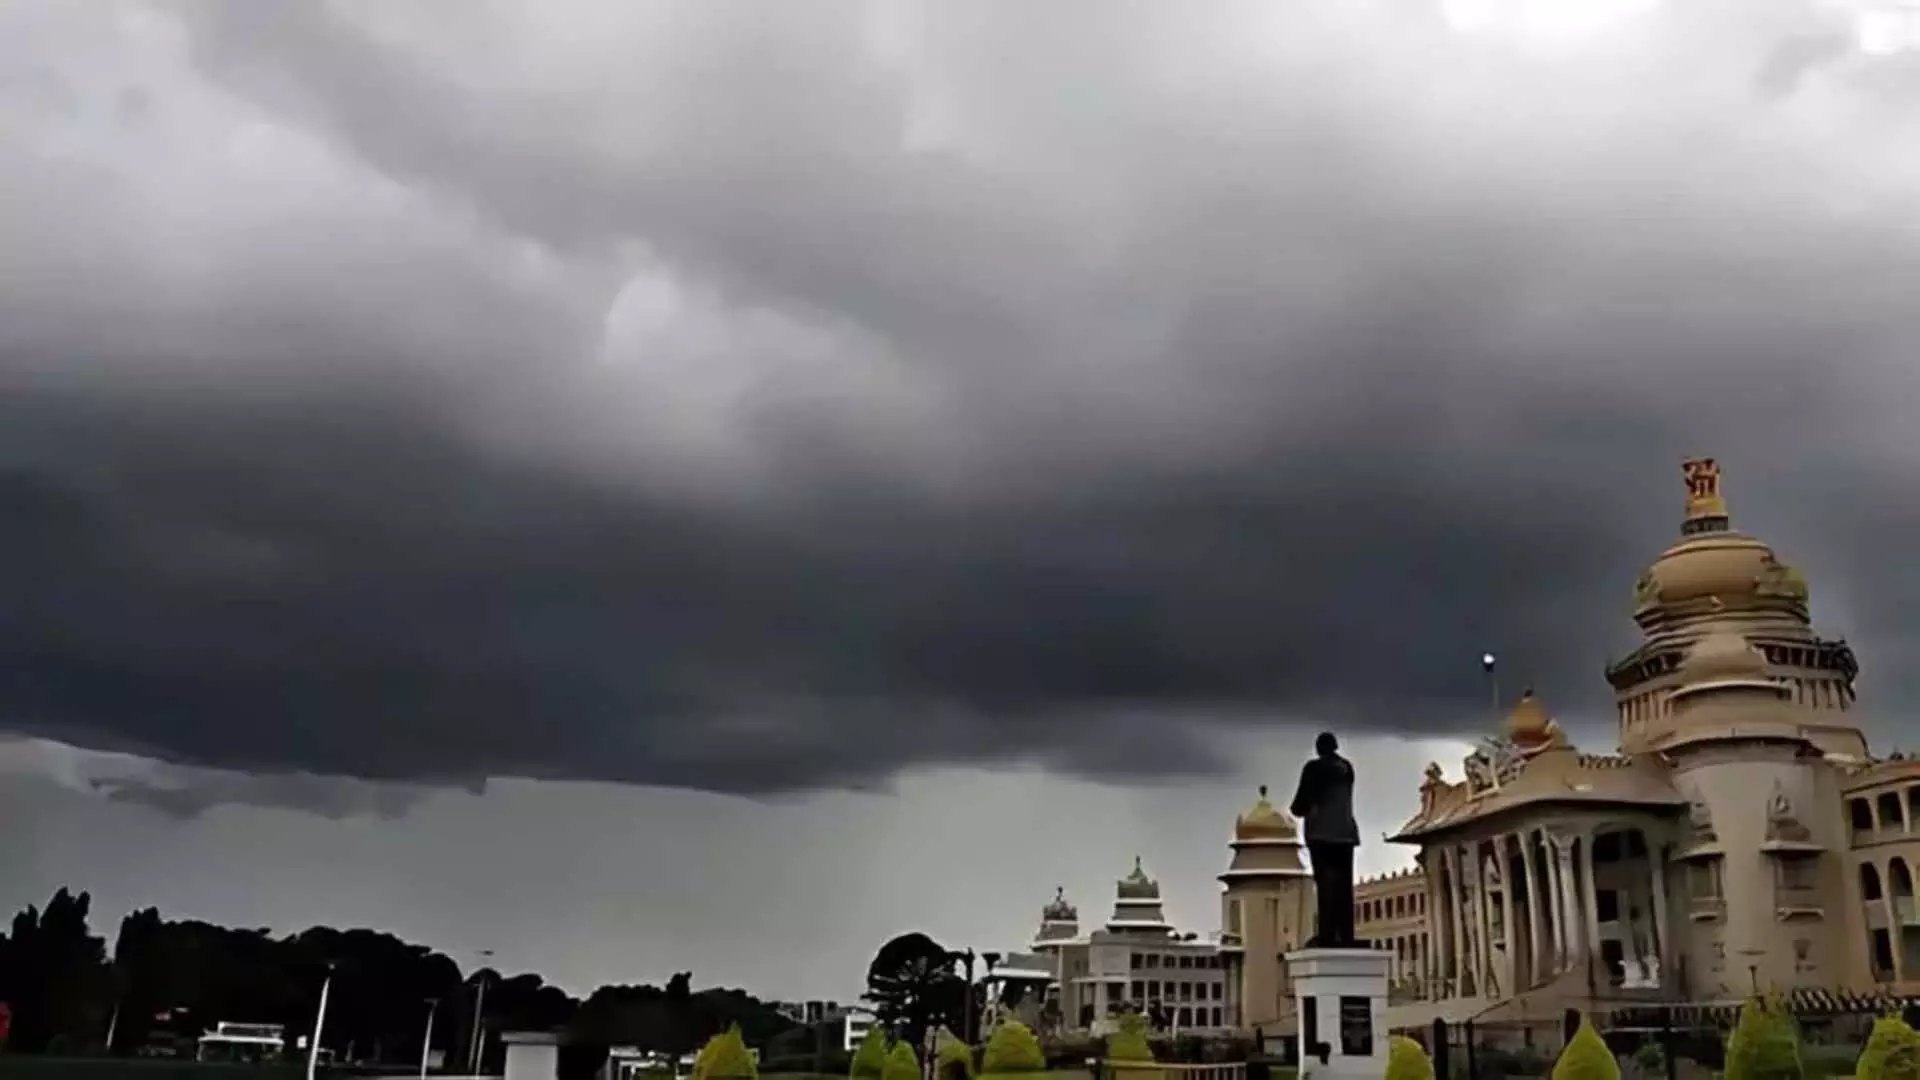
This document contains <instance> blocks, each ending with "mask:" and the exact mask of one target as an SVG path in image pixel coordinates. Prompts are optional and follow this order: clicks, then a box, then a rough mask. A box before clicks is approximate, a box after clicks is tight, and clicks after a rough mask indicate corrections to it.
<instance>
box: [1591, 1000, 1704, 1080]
mask: <svg viewBox="0 0 1920 1080" xmlns="http://www.w3.org/2000/svg"><path fill="white" fill-rule="evenodd" d="M1553 1080H1620V1063H1619V1062H1618V1061H1615V1060H1614V1059H1613V1051H1611V1050H1609V1049H1607V1044H1606V1040H1604V1039H1602V1038H1600V1033H1599V1032H1597V1031H1595V1030H1593V1021H1591V1020H1588V1019H1587V1018H1586V1017H1584V1016H1583V1017H1581V1018H1580V1030H1578V1031H1576V1032H1574V1033H1573V1038H1572V1039H1571V1040H1569V1041H1568V1043H1567V1048H1566V1049H1565V1050H1562V1051H1560V1060H1559V1061H1556V1062H1554V1063H1553ZM1729 1080H1731V1078H1729Z"/></svg>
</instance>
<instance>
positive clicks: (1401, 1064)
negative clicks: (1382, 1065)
mask: <svg viewBox="0 0 1920 1080" xmlns="http://www.w3.org/2000/svg"><path fill="white" fill-rule="evenodd" d="M1387 1080H1433V1059H1432V1058H1430V1057H1428V1056H1427V1051H1426V1049H1425V1048H1424V1047H1422V1046H1421V1045H1420V1044H1419V1043H1417V1042H1414V1041H1413V1040H1412V1039H1409V1038H1407V1037H1406V1036H1405V1035H1395V1036H1392V1037H1391V1038H1389V1039H1388V1040H1387Z"/></svg>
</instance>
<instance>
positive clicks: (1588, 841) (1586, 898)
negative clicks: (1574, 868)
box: [1580, 829, 1600, 970]
mask: <svg viewBox="0 0 1920 1080" xmlns="http://www.w3.org/2000/svg"><path fill="white" fill-rule="evenodd" d="M1595 835H1596V831H1595V830H1592V829H1589V830H1587V831H1585V832H1583V833H1581V834H1580V865H1581V872H1580V876H1581V877H1582V878H1583V879H1584V880H1583V881H1582V882H1581V886H1580V899H1581V902H1582V903H1583V904H1585V906H1586V909H1587V912H1586V914H1587V956H1588V957H1590V958H1591V962H1593V963H1598V962H1599V960H1600V907H1599V904H1598V903H1597V902H1596V895H1597V893H1598V892H1599V883H1598V882H1596V881H1594V875H1593V865H1594V864H1593V839H1594V836H1595ZM1596 970H1597V969H1596Z"/></svg>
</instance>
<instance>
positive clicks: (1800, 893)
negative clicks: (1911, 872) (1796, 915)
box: [1773, 885, 1913, 910]
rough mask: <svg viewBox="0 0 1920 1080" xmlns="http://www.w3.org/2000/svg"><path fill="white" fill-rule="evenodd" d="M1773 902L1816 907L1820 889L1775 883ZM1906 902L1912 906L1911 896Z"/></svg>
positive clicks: (1809, 907) (1783, 906)
mask: <svg viewBox="0 0 1920 1080" xmlns="http://www.w3.org/2000/svg"><path fill="white" fill-rule="evenodd" d="M1773 904H1774V906H1775V907H1780V908H1798V909H1802V910H1809V909H1818V908H1820V907H1821V903H1820V890H1819V889H1816V888H1814V887H1813V886H1811V885H1775V886H1774V887H1773ZM1907 904H1908V906H1909V907H1911V906H1912V904H1913V901H1912V899H1911V898H1909V899H1908V901H1907Z"/></svg>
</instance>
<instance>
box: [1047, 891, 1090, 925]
mask: <svg viewBox="0 0 1920 1080" xmlns="http://www.w3.org/2000/svg"><path fill="white" fill-rule="evenodd" d="M1079 920H1080V910H1079V909H1078V908H1076V907H1074V906H1073V905H1072V904H1069V903H1067V890H1066V888H1065V887H1060V888H1056V889H1054V890H1053V899H1052V900H1049V901H1047V906H1046V907H1043V908H1041V909H1040V921H1041V922H1078V921H1079Z"/></svg>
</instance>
